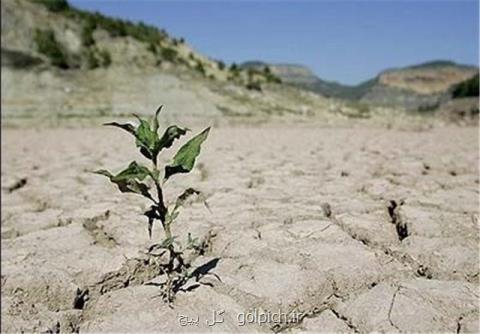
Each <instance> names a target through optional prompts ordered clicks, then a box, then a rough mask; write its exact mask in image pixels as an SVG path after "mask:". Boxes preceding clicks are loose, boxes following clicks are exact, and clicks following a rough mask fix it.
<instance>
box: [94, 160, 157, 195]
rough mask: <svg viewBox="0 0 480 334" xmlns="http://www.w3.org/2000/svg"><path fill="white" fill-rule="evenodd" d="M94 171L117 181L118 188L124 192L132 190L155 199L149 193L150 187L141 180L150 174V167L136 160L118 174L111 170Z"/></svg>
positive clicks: (112, 180)
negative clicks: (112, 172) (113, 173)
mask: <svg viewBox="0 0 480 334" xmlns="http://www.w3.org/2000/svg"><path fill="white" fill-rule="evenodd" d="M94 173H96V174H100V175H104V176H106V177H108V178H109V179H110V181H111V182H112V183H115V184H116V185H117V187H118V189H119V190H120V191H121V192H122V193H126V192H131V193H135V194H139V195H142V196H144V197H146V198H148V199H151V200H152V201H153V198H152V196H151V195H150V193H149V189H150V188H149V187H148V186H147V185H146V184H144V183H142V182H139V181H142V180H143V179H145V177H147V176H148V175H151V174H150V171H149V170H148V168H146V167H144V166H141V165H139V164H137V163H136V162H135V161H133V162H131V163H130V165H128V167H127V168H126V169H124V170H123V171H121V172H120V173H118V174H117V175H112V174H111V173H110V172H109V171H107V170H104V169H101V170H98V171H95V172H94Z"/></svg>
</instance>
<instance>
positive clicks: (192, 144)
mask: <svg viewBox="0 0 480 334" xmlns="http://www.w3.org/2000/svg"><path fill="white" fill-rule="evenodd" d="M209 131H210V127H208V128H206V129H205V130H203V131H202V132H201V133H199V134H198V135H196V136H195V137H193V138H192V139H190V140H189V141H188V142H187V143H186V144H185V145H183V146H182V147H181V148H180V150H178V152H177V154H175V156H174V157H173V163H172V164H171V165H169V166H166V167H165V180H167V179H168V178H169V177H170V176H172V175H174V174H177V173H188V172H190V171H191V170H192V169H193V166H194V165H195V160H196V158H197V156H198V155H199V154H200V148H201V145H202V143H203V142H204V141H205V140H206V139H207V137H208V133H209Z"/></svg>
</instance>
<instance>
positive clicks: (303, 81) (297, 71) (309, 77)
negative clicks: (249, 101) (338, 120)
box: [241, 61, 376, 99]
mask: <svg viewBox="0 0 480 334" xmlns="http://www.w3.org/2000/svg"><path fill="white" fill-rule="evenodd" d="M266 66H269V67H270V69H271V71H272V73H274V74H275V75H277V76H278V77H280V78H281V79H282V82H284V83H287V84H291V85H294V86H297V87H300V88H303V89H306V90H310V91H313V92H315V93H319V94H321V95H323V96H326V97H336V98H346V99H358V98H360V97H361V96H362V95H363V94H365V93H366V92H367V91H368V89H369V88H370V87H371V86H372V85H374V84H375V83H376V79H371V80H367V81H365V82H363V83H361V84H359V85H356V86H348V85H343V84H340V83H338V82H334V81H327V80H323V79H320V78H319V77H317V76H316V75H315V74H314V73H313V72H312V71H311V70H310V69H309V68H308V67H306V66H304V65H296V64H267V63H264V62H261V61H249V62H245V63H243V64H242V65H241V67H242V68H253V69H256V70H261V69H262V68H264V67H266Z"/></svg>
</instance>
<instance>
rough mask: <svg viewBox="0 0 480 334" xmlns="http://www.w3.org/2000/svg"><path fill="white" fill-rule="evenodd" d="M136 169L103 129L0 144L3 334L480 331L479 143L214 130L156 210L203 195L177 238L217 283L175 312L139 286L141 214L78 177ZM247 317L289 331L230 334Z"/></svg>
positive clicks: (41, 133)
mask: <svg viewBox="0 0 480 334" xmlns="http://www.w3.org/2000/svg"><path fill="white" fill-rule="evenodd" d="M134 159H137V160H138V161H140V160H141V159H142V158H140V157H139V155H137V152H136V150H135V148H134V146H133V144H132V140H131V138H130V137H129V136H128V134H124V133H122V132H120V131H118V130H117V131H116V130H115V129H51V130H13V129H4V130H2V229H1V233H2V234H1V235H2V259H1V265H2V277H1V282H2V293H1V295H2V305H1V306H2V311H1V312H2V331H3V332H19V331H21V330H23V331H27V332H30V331H37V332H41V331H51V332H56V331H62V332H69V331H77V332H78V331H80V333H83V332H140V331H142V332H158V331H167V332H185V331H191V332H199V331H200V332H203V331H221V332H225V331H228V332H232V331H248V332H252V331H258V332H271V331H284V332H293V333H296V332H299V331H305V330H306V331H314V332H345V333H353V332H358V333H364V332H371V331H381V332H453V333H455V332H456V333H464V332H472V333H476V332H479V331H480V328H479V327H478V318H479V304H478V303H479V302H478V300H479V289H478V287H479V276H478V273H479V262H478V257H479V222H478V220H479V203H478V199H479V174H478V167H479V166H478V159H479V144H478V128H455V127H452V128H435V129H432V130H429V131H423V132H419V131H417V132H414V131H400V130H386V129H374V128H343V129H342V128H338V129H323V128H313V127H290V128H289V127H286V126H282V127H273V126H268V127H265V128H258V127H257V128H251V127H250V128H247V127H245V128H241V127H232V128H214V129H213V131H212V132H211V135H210V138H209V139H208V141H207V142H206V144H205V145H204V149H203V152H202V155H201V158H200V160H199V164H198V166H197V168H196V169H195V171H194V172H193V173H192V174H191V175H189V176H186V177H182V176H175V177H173V178H172V180H171V181H169V184H167V190H166V192H167V194H166V196H167V198H173V196H176V195H178V194H179V193H180V192H181V191H182V190H183V189H184V188H186V187H187V186H194V187H195V188H199V189H201V190H203V191H204V193H205V194H206V196H207V200H208V204H209V206H210V208H211V211H208V210H207V209H206V208H205V207H204V206H203V204H202V203H200V202H194V203H192V205H191V206H189V207H187V208H185V210H184V211H183V212H182V213H181V215H180V217H179V221H178V222H177V223H176V225H175V226H174V229H175V231H177V232H176V233H177V235H179V238H180V239H184V238H186V233H187V232H188V231H190V232H192V234H193V235H194V236H197V237H199V238H201V239H203V240H205V245H206V246H207V247H206V253H205V255H204V256H202V257H200V258H198V259H197V263H198V265H202V264H204V263H207V262H208V261H210V260H212V259H215V258H220V261H219V262H218V264H217V265H216V267H215V268H214V269H213V272H215V273H216V274H218V275H219V276H220V278H221V282H220V281H218V280H216V279H215V278H214V277H207V278H204V279H205V282H206V283H211V284H208V285H201V286H200V287H199V288H197V289H194V290H192V291H189V292H180V293H179V294H178V298H177V300H176V302H175V304H174V307H173V308H169V307H168V306H167V305H166V304H165V303H163V301H162V300H161V298H158V297H156V296H158V287H156V286H154V285H151V284H146V283H148V282H151V281H152V280H153V281H155V280H158V279H161V278H159V277H155V276H156V275H157V272H158V268H156V267H155V266H156V265H155V264H154V263H153V262H151V261H148V260H147V259H146V258H145V256H144V255H142V252H143V251H144V250H145V249H146V248H147V247H148V245H149V244H150V243H152V242H153V241H154V240H160V238H161V237H162V235H161V229H160V228H159V226H155V228H154V234H153V237H152V240H149V239H148V234H147V231H146V221H145V219H144V218H145V217H143V216H141V215H140V213H141V212H143V210H144V209H146V208H147V203H146V202H144V201H143V199H142V198H140V197H137V196H135V195H124V194H120V193H118V192H117V191H116V189H115V187H114V186H112V185H111V184H110V183H109V182H108V181H107V180H106V179H105V178H103V177H101V176H98V175H94V174H92V173H90V171H91V170H93V169H97V168H108V169H112V170H114V171H116V170H119V169H120V168H123V167H125V166H126V165H127V164H128V162H130V161H131V160H134ZM254 310H256V311H257V312H262V311H263V312H268V311H269V312H282V314H286V313H289V312H293V311H297V312H299V313H302V316H301V317H300V318H299V319H300V321H298V322H296V323H286V322H285V321H283V322H281V323H277V322H276V321H274V320H272V321H270V322H269V323H266V324H259V321H258V320H259V319H258V318H257V319H256V320H257V321H249V322H250V323H248V324H245V325H244V326H240V324H239V322H240V321H239V320H241V317H240V316H239V314H240V315H241V314H245V313H248V312H249V311H251V312H253V311H254ZM213 311H217V312H218V313H219V316H223V320H224V321H223V322H222V323H218V324H216V325H215V326H208V325H206V324H205V320H206V319H210V318H211V317H212V312H213ZM221 311H224V313H223V314H220V313H221ZM180 316H188V317H190V318H194V319H195V318H196V317H197V316H198V319H199V322H198V325H195V324H191V325H187V326H180V321H179V320H180V319H179V318H180ZM250 320H254V319H250Z"/></svg>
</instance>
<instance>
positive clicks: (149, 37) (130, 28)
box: [33, 0, 168, 44]
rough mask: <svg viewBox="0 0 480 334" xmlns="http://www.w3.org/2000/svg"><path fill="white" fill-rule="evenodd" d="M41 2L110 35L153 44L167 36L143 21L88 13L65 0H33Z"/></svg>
mask: <svg viewBox="0 0 480 334" xmlns="http://www.w3.org/2000/svg"><path fill="white" fill-rule="evenodd" d="M33 1H34V2H37V3H41V4H42V5H44V6H45V7H46V8H47V9H48V10H50V11H52V12H61V13H64V14H65V15H67V16H69V17H72V18H75V19H77V20H82V21H87V22H88V23H87V25H88V26H89V27H91V26H94V27H96V28H101V29H104V30H106V31H107V32H108V33H109V34H110V36H112V37H123V36H130V37H132V38H135V39H137V40H139V41H142V42H146V43H150V42H153V43H155V44H157V43H159V42H160V41H162V40H164V39H166V38H168V35H167V33H166V32H165V31H164V30H160V29H158V28H156V27H154V26H150V25H147V24H145V23H143V22H139V23H134V22H131V21H128V20H121V19H115V18H110V17H107V16H104V15H102V14H100V13H98V12H96V13H90V12H87V11H83V10H79V9H77V8H74V7H71V6H70V5H69V4H68V2H67V0H33ZM86 41H88V39H86Z"/></svg>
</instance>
